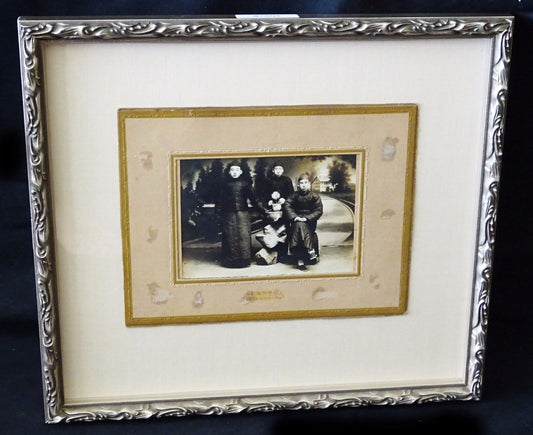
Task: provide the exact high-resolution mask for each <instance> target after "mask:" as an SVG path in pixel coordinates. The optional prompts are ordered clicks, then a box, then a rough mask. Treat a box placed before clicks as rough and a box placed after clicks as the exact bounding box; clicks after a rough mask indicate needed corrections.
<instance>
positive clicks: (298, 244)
mask: <svg viewBox="0 0 533 435" xmlns="http://www.w3.org/2000/svg"><path fill="white" fill-rule="evenodd" d="M416 114H417V107H416V106H415V105H409V104H405V105H380V106H295V107H254V108H250V107H245V108H198V109H121V110H120V111H119V129H120V153H121V168H120V169H121V194H122V230H123V251H124V252H123V254H124V255H123V258H124V271H125V279H124V283H125V289H124V290H125V304H126V323H127V324H128V325H145V324H162V323H188V322H206V321H229V320H247V319H279V318H295V317H320V316H346V315H364V314H401V313H403V312H404V311H405V309H406V304H407V286H408V267H409V247H410V229H411V210H412V197H413V195H412V194H413V183H414V180H413V173H414V167H413V166H414V152H415V136H416Z"/></svg>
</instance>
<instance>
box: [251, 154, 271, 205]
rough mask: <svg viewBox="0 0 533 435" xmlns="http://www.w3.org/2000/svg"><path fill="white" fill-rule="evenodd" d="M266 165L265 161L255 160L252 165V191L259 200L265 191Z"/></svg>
mask: <svg viewBox="0 0 533 435" xmlns="http://www.w3.org/2000/svg"><path fill="white" fill-rule="evenodd" d="M267 170H268V168H267V163H266V160H265V159H257V161H256V162H255V165H254V189H255V193H256V194H257V196H258V197H259V198H261V197H262V196H263V192H264V190H265V182H266V176H267V175H266V174H267Z"/></svg>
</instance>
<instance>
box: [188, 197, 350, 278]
mask: <svg viewBox="0 0 533 435" xmlns="http://www.w3.org/2000/svg"><path fill="white" fill-rule="evenodd" d="M321 198H322V203H323V205H324V214H323V215H322V217H321V218H320V219H319V220H318V225H317V234H318V239H319V243H320V262H319V263H318V264H316V265H314V266H308V268H307V270H306V271H301V270H298V269H297V268H296V267H295V266H294V265H292V264H283V263H278V264H272V265H269V266H262V265H258V264H255V263H254V262H252V265H251V266H250V267H247V268H244V269H228V268H225V267H222V266H221V265H220V249H221V247H220V243H209V242H207V241H205V240H203V239H202V240H196V241H194V242H192V243H191V242H187V243H185V244H184V246H183V272H184V273H183V274H184V278H225V277H232V278H234V277H259V276H261V277H262V276H272V277H277V276H287V275H302V276H305V275H310V276H311V275H315V274H321V275H322V274H334V273H352V272H353V271H354V260H355V258H354V254H353V252H354V249H353V240H354V234H353V229H354V214H353V211H352V210H351V208H350V207H349V206H348V205H346V204H344V203H342V202H341V201H339V200H337V199H334V198H331V197H329V196H326V195H321ZM255 234H257V233H254V234H252V251H253V252H257V251H258V250H259V249H260V248H261V246H260V245H259V243H258V242H257V241H256V240H255Z"/></svg>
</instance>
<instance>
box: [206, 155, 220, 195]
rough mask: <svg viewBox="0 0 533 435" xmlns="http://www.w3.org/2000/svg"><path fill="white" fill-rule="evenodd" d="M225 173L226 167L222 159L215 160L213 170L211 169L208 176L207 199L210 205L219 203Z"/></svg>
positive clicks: (212, 165)
mask: <svg viewBox="0 0 533 435" xmlns="http://www.w3.org/2000/svg"><path fill="white" fill-rule="evenodd" d="M223 171H224V165H223V164H222V161H221V160H220V159H215V160H213V163H211V168H209V172H208V173H207V174H206V176H207V179H206V185H207V189H206V193H207V196H206V199H207V200H208V202H210V203H216V202H217V201H218V197H219V194H220V186H221V183H222V174H223Z"/></svg>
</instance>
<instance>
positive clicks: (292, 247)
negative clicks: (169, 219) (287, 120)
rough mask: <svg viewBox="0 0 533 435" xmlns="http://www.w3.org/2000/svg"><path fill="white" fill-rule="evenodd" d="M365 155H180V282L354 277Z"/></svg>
mask: <svg viewBox="0 0 533 435" xmlns="http://www.w3.org/2000/svg"><path fill="white" fill-rule="evenodd" d="M362 156H363V152H362V151H360V152H351V153H346V154H331V153H327V154H325V153H318V152H315V153H312V154H311V155H309V154H306V155H305V154H304V155H302V154H300V155H298V154H294V155H292V154H291V155H287V154H281V155H271V156H268V157H265V156H254V155H248V156H231V157H226V156H215V157H213V158H209V159H205V158H202V159H195V158H183V157H178V156H176V157H175V158H174V165H175V171H176V172H175V176H176V180H177V181H178V183H176V188H177V190H178V192H177V193H178V194H177V195H176V196H175V198H176V199H177V204H175V207H176V208H177V209H178V212H179V221H180V224H179V226H177V228H176V229H177V230H178V231H177V234H176V238H175V242H176V245H175V248H176V251H177V255H176V258H177V259H178V264H177V265H176V268H177V272H178V274H177V278H178V281H179V280H180V279H195V278H198V279H201V278H223V277H239V276H241V277H242V276H246V277H249V278H253V277H265V276H267V277H268V276H270V277H283V276H296V277H301V276H306V275H317V274H318V275H333V274H355V273H356V272H357V269H358V267H357V258H358V257H359V253H358V250H359V247H360V246H359V237H358V236H359V228H358V224H359V222H360V219H359V214H360V207H359V206H360V200H359V192H361V190H360V187H361V181H362V177H361V174H362V171H361V169H360V168H361V166H362Z"/></svg>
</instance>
